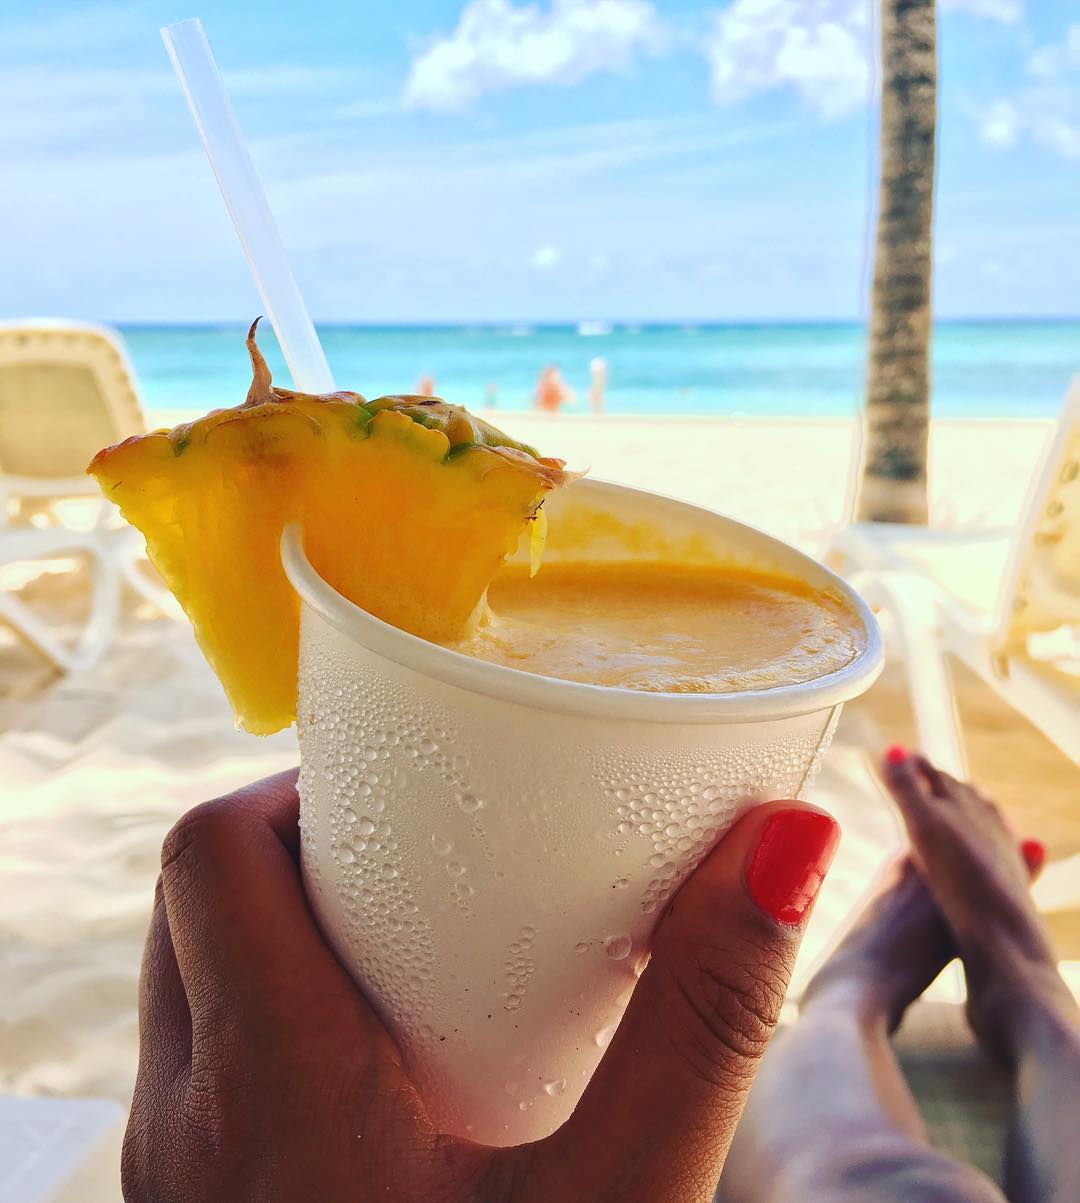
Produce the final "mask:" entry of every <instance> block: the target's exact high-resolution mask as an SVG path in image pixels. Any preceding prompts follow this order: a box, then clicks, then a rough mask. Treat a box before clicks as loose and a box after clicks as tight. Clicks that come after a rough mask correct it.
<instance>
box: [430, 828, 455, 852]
mask: <svg viewBox="0 0 1080 1203" xmlns="http://www.w3.org/2000/svg"><path fill="white" fill-rule="evenodd" d="M453 847H454V841H453V840H451V839H448V838H447V837H446V836H445V835H439V833H438V832H437V831H433V832H432V833H431V850H432V852H434V853H435V855H436V856H449V855H450V853H451V851H452V850H453Z"/></svg>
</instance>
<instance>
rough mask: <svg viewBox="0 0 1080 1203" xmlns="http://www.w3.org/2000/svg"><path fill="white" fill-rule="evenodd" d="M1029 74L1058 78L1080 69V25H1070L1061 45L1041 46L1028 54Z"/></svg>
mask: <svg viewBox="0 0 1080 1203" xmlns="http://www.w3.org/2000/svg"><path fill="white" fill-rule="evenodd" d="M1026 68H1027V73H1028V75H1031V76H1033V77H1034V78H1036V79H1058V78H1059V77H1060V76H1062V75H1064V74H1065V73H1066V72H1068V71H1070V70H1073V71H1077V70H1080V25H1070V26H1069V28H1068V31H1067V32H1066V34H1065V40H1064V41H1063V42H1062V43H1061V45H1060V46H1055V45H1050V46H1040V47H1038V49H1036V50H1033V51H1032V52H1031V54H1030V55H1029V56H1028V60H1027V64H1026Z"/></svg>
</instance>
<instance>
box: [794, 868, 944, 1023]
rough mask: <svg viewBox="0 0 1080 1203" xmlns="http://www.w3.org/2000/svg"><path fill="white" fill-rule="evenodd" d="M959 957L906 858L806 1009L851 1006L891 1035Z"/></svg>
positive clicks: (825, 969)
mask: <svg viewBox="0 0 1080 1203" xmlns="http://www.w3.org/2000/svg"><path fill="white" fill-rule="evenodd" d="M956 955H957V951H956V943H955V941H954V940H953V938H952V933H951V932H950V931H949V927H948V924H947V923H946V922H945V920H944V919H943V918H942V915H941V912H940V911H939V910H938V907H937V903H936V902H935V901H934V898H933V896H932V895H931V893H930V891H929V890H928V889H927V887H926V884H925V882H924V881H923V879H922V877H921V875H920V874H919V872H918V870H917V869H916V868H915V866H914V864H913V863H912V862H911V861H910V860H909V859H907V858H905V859H904V860H902V861H900V862H898V863H897V864H895V865H893V866H892V867H891V869H890V870H889V873H888V876H887V877H886V878H885V880H884V881H883V882H882V884H881V888H880V890H879V892H878V894H877V896H876V897H875V898H874V899H873V900H872V901H871V902H870V904H869V905H868V906H867V907H866V909H865V910H864V911H863V912H862V914H861V915H860V916H859V918H858V920H857V921H856V923H855V926H854V927H853V928H852V929H851V930H850V931H849V932H848V933H847V935H846V936H845V937H844V939H843V940H842V941H841V943H840V945H839V946H838V947H837V949H836V951H835V952H833V954H832V955H831V956H830V957H829V959H828V960H827V961H826V962H825V964H824V965H823V966H822V967H821V968H820V969H819V970H818V972H817V973H816V974H815V975H814V978H813V980H812V981H811V982H810V984H809V986H808V987H807V988H806V992H805V993H804V995H803V999H802V1004H801V1006H802V1007H806V1006H808V1005H809V1004H810V1003H811V1001H812V1000H814V999H817V998H824V997H826V996H827V997H828V1000H829V1005H836V1004H838V1003H841V1002H842V1001H846V1002H847V1003H848V1005H853V1006H855V1008H856V1009H857V1010H858V1012H859V1014H860V1016H861V1017H862V1018H863V1019H864V1020H867V1021H869V1022H874V1021H877V1020H880V1021H882V1022H884V1024H885V1026H886V1030H887V1031H888V1032H890V1033H892V1032H894V1031H895V1030H896V1029H897V1028H898V1027H899V1026H900V1020H901V1019H902V1018H903V1014H904V1011H905V1010H907V1008H908V1006H909V1005H910V1004H911V1003H913V1002H914V1001H915V999H917V998H918V997H919V995H920V994H922V992H923V991H924V990H925V989H926V987H927V986H929V985H930V983H931V982H932V981H933V980H934V978H936V977H937V975H938V974H939V973H940V972H941V971H942V969H944V968H945V966H946V965H947V964H948V963H949V962H950V961H951V960H952V959H953V958H954V957H955V956H956Z"/></svg>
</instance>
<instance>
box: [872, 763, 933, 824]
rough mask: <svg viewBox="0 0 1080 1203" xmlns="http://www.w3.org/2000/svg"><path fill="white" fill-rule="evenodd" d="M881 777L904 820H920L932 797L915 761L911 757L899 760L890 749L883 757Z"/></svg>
mask: <svg viewBox="0 0 1080 1203" xmlns="http://www.w3.org/2000/svg"><path fill="white" fill-rule="evenodd" d="M883 775H884V779H885V784H886V785H887V786H888V788H889V792H890V793H891V794H892V796H893V798H894V799H895V800H896V804H897V805H898V806H899V807H900V812H901V814H902V815H903V816H904V819H905V820H911V819H915V818H922V817H923V816H924V815H925V814H926V812H927V810H928V809H929V808H930V806H931V804H932V801H933V795H932V793H931V789H930V786H929V784H928V782H927V781H926V779H925V777H924V775H923V774H922V773H921V772H920V771H919V769H918V762H917V761H916V759H915V758H913V757H911V756H904V758H903V759H900V757H899V756H897V755H896V754H895V749H893V748H890V749H889V754H887V755H886V757H885V761H884V766H883Z"/></svg>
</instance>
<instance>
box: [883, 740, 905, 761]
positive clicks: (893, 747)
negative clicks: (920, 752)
mask: <svg viewBox="0 0 1080 1203" xmlns="http://www.w3.org/2000/svg"><path fill="white" fill-rule="evenodd" d="M907 758H908V750H907V748H905V747H904V746H903V744H890V745H889V746H888V747H887V748H886V749H885V763H886V764H903V763H904V761H905V760H907Z"/></svg>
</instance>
